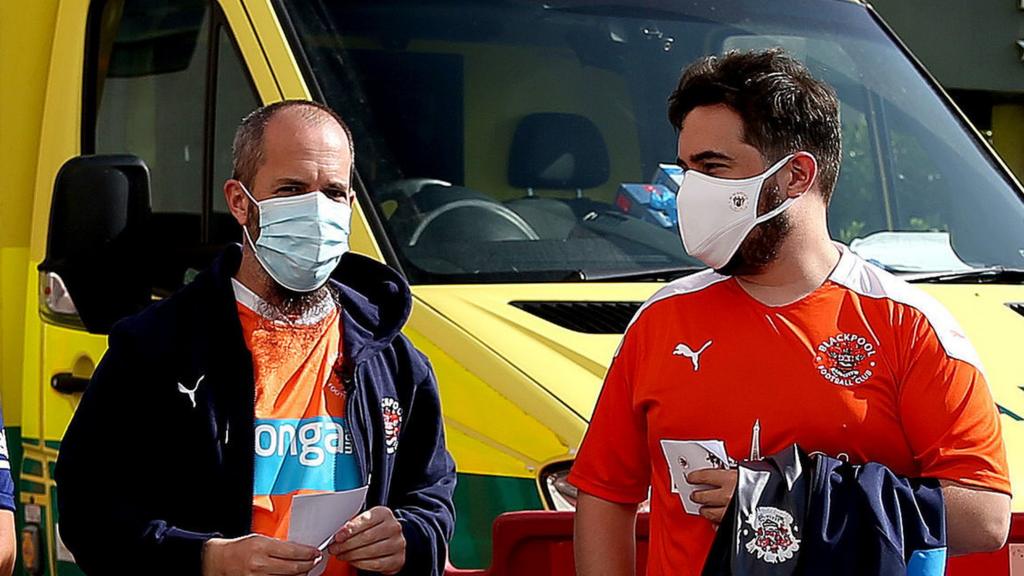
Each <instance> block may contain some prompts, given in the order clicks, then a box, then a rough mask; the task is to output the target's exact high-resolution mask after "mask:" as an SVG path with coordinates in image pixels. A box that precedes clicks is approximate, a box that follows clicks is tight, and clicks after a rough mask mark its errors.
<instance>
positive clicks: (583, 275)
mask: <svg viewBox="0 0 1024 576" xmlns="http://www.w3.org/2000/svg"><path fill="white" fill-rule="evenodd" d="M701 270H704V268H698V267H696V266H682V267H675V268H655V269H651V270H633V271H631V272H605V271H596V270H595V271H588V270H577V271H576V277H575V278H568V279H567V280H583V281H585V282H668V281H670V280H675V279H676V278H681V277H683V276H688V275H690V274H693V273H694V272H699V271H701Z"/></svg>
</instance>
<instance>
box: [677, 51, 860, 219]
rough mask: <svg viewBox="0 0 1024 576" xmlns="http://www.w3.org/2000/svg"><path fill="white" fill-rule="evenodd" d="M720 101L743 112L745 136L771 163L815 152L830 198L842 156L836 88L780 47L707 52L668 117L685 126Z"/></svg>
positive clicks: (682, 83)
mask: <svg viewBox="0 0 1024 576" xmlns="http://www.w3.org/2000/svg"><path fill="white" fill-rule="evenodd" d="M716 104H725V105H726V106H728V107H730V108H732V109H733V110H735V111H736V113H737V114H739V116H740V118H742V119H743V126H744V140H745V141H746V142H747V143H748V144H750V145H751V146H753V147H755V148H757V149H758V150H759V151H760V152H761V156H762V157H763V158H764V161H765V164H766V165H767V164H772V163H774V162H776V161H778V160H779V159H781V158H783V157H784V156H785V155H787V154H790V153H792V152H796V151H800V150H802V151H806V152H810V153H811V154H813V155H814V157H815V158H816V159H817V161H818V178H817V180H818V187H819V188H820V189H821V194H822V196H823V197H824V199H825V201H826V202H828V200H829V198H830V197H831V195H832V190H833V188H834V187H835V184H836V179H837V178H838V177H839V163H840V160H841V156H842V131H841V128H840V123H839V101H838V99H837V98H836V93H835V90H833V89H832V87H831V86H829V85H828V84H825V83H824V82H822V81H820V80H817V79H816V78H814V77H813V76H811V73H810V72H809V71H808V70H807V68H806V67H805V66H804V65H803V64H801V63H800V62H798V61H797V60H795V59H794V58H792V57H791V56H789V55H788V54H786V53H785V52H784V51H783V50H782V49H779V48H774V49H771V50H764V51H752V52H735V51H734V52H729V53H727V54H725V55H724V56H707V57H704V58H702V59H700V60H698V61H697V62H694V63H693V64H691V65H690V66H689V67H688V68H686V70H684V71H683V76H682V78H680V79H679V85H678V86H677V87H676V89H675V91H674V92H673V93H672V96H670V97H669V99H668V118H669V121H670V122H671V123H672V125H673V126H675V127H676V129H681V128H682V126H683V122H684V120H685V119H686V115H687V114H689V113H690V111H691V110H693V109H694V108H696V107H698V106H713V105H716Z"/></svg>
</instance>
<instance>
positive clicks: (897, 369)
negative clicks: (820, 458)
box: [569, 248, 1010, 576]
mask: <svg viewBox="0 0 1024 576" xmlns="http://www.w3.org/2000/svg"><path fill="white" fill-rule="evenodd" d="M842 251H843V253H842V256H841V258H840V260H839V263H838V265H837V266H836V269H835V270H834V271H833V272H832V274H831V275H830V277H829V279H828V280H827V281H826V282H825V283H824V284H823V285H822V286H821V287H820V288H818V289H817V290H815V291H814V292H812V293H811V294H809V295H807V296H805V297H804V298H802V299H800V300H798V301H796V302H793V303H791V304H788V305H784V306H778V307H772V306H766V305H764V304H762V303H760V302H759V301H757V300H755V299H754V298H752V297H751V296H750V295H749V294H747V292H746V291H744V290H743V288H742V287H741V286H740V285H739V284H738V283H737V281H736V280H735V279H734V278H731V277H726V276H720V275H718V274H715V273H714V272H713V271H710V270H708V271H704V272H700V273H697V274H694V275H691V276H687V277H684V278H681V279H679V280H676V281H675V282H672V283H670V284H668V285H667V286H666V287H665V288H663V289H662V290H661V291H659V292H658V293H657V294H655V295H654V296H653V297H652V298H651V299H650V300H648V302H646V303H645V304H644V306H643V307H642V308H641V309H640V311H639V312H638V313H637V315H636V317H635V318H634V320H633V323H632V324H631V326H630V327H629V329H628V330H627V331H626V334H625V336H624V338H623V342H622V344H621V345H620V349H619V351H618V352H617V354H616V357H615V359H614V360H613V362H612V366H611V368H610V369H609V372H608V375H607V377H606V379H605V383H604V387H603V389H602V392H601V395H600V398H599V399H598V403H597V407H596V408H595V411H594V415H593V418H592V419H591V422H590V427H589V429H588V431H587V434H586V437H585V438H584V441H583V444H582V446H581V447H580V451H579V454H578V456H577V458H576V462H575V464H574V465H573V468H572V471H571V473H570V476H569V481H570V482H571V483H572V484H574V485H575V486H577V487H578V488H579V489H581V490H583V491H584V492H587V493H590V494H593V495H595V496H597V497H600V498H603V499H605V500H609V501H613V502H621V503H639V502H642V501H643V500H644V499H646V498H647V497H648V495H650V498H651V533H650V543H649V546H650V548H649V556H648V574H652V575H666V576H667V575H673V576H678V575H694V576H696V575H698V574H700V571H701V568H702V566H703V564H704V559H705V556H706V555H707V552H708V550H709V548H710V545H711V541H712V540H713V538H714V534H715V532H714V528H713V526H712V524H711V522H709V521H707V520H705V519H704V518H702V517H700V516H694V515H688V514H686V513H685V512H684V510H683V506H682V502H681V501H680V499H679V495H678V494H676V493H673V492H671V487H672V486H671V477H670V474H669V469H668V463H667V462H666V460H665V457H664V455H663V452H662V449H661V444H660V441H661V440H662V439H669V440H713V439H718V440H722V441H723V442H724V443H725V447H726V450H727V452H728V453H729V456H730V457H731V458H734V459H736V460H744V459H748V458H749V457H750V452H751V446H752V444H753V437H754V434H753V431H754V423H755V422H758V421H759V422H760V433H759V442H760V453H761V455H768V454H772V453H774V452H777V451H779V450H781V449H783V448H785V447H786V446H788V445H790V444H792V443H794V442H795V443H797V444H799V445H800V446H801V447H802V448H803V449H804V450H806V451H808V452H814V451H821V452H824V453H826V454H829V455H831V456H835V457H839V458H842V459H846V460H848V461H850V462H852V463H864V462H868V461H873V462H879V463H882V464H884V465H886V466H888V467H889V468H890V469H892V470H893V471H894V472H896V473H897V474H900V475H904V476H907V477H934V478H941V479H947V480H952V481H955V482H959V483H962V484H966V485H971V486H979V487H984V488H989V489H992V490H997V491H1000V492H1005V493H1010V483H1009V478H1008V471H1007V464H1006V453H1005V447H1004V445H1003V440H1002V434H1001V431H1000V422H999V417H998V413H997V408H996V405H995V403H994V402H993V400H992V397H991V395H990V393H989V390H988V385H987V384H986V382H985V378H984V376H983V373H982V368H981V364H980V362H979V360H978V358H977V354H976V353H975V351H974V348H973V347H972V346H971V344H970V342H969V341H968V340H967V338H966V337H965V336H964V334H963V332H962V331H961V330H960V328H959V327H958V326H957V324H956V322H955V321H954V320H953V318H952V316H951V315H950V314H949V313H948V312H947V311H946V310H945V309H944V308H943V307H942V306H941V305H940V304H939V303H938V302H937V301H935V300H934V299H932V298H931V297H929V296H928V295H926V294H925V293H924V292H922V291H920V290H918V289H916V288H914V287H913V286H911V285H909V284H907V283H905V282H903V281H901V280H899V279H897V278H895V277H894V276H892V275H890V274H888V273H886V272H885V271H883V270H881V269H879V268H877V267H875V266H873V265H871V264H868V263H867V262H865V261H863V260H862V259H860V258H859V257H857V256H856V255H854V254H853V253H852V252H850V251H849V250H847V249H846V248H843V249H842Z"/></svg>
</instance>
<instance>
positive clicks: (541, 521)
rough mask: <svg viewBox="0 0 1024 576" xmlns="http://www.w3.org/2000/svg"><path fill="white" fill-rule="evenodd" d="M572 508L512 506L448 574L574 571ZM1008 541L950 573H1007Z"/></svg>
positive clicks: (641, 543) (640, 564)
mask: <svg viewBox="0 0 1024 576" xmlns="http://www.w3.org/2000/svg"><path fill="white" fill-rule="evenodd" d="M572 523H573V513H572V512H545V511H527V512H508V513H506V514H502V515H501V516H498V518H497V519H495V521H494V526H493V527H492V540H491V542H492V543H493V554H492V560H491V567H490V568H488V569H486V570H460V569H458V568H454V567H451V566H449V567H448V569H447V570H446V571H445V574H446V576H574V574H575V573H576V572H575V569H576V568H575V563H574V562H573V556H572ZM648 529H649V524H648V515H647V514H641V515H639V516H638V517H637V525H636V536H637V538H636V565H637V569H636V573H637V574H644V573H645V570H646V569H647V536H648ZM1009 541H1010V543H1014V544H1024V514H1014V515H1013V522H1012V524H1011V527H1010V539H1009ZM1009 573H1010V560H1009V551H1008V547H1003V548H1002V549H1001V550H999V551H996V552H992V553H991V554H972V555H970V556H962V557H958V558H951V559H950V561H949V565H948V568H947V571H946V574H947V576H982V575H984V576H1008V575H1009Z"/></svg>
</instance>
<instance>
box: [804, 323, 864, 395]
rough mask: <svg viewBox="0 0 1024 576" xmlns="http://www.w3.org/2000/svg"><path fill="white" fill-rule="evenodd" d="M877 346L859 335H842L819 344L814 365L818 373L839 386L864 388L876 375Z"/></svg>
mask: <svg viewBox="0 0 1024 576" xmlns="http://www.w3.org/2000/svg"><path fill="white" fill-rule="evenodd" d="M877 353H878V349H877V348H876V347H875V344H874V343H873V342H871V341H870V340H868V339H867V338H865V337H864V336H858V335H857V334H849V333H845V332H844V333H840V334H836V335H835V336H832V337H831V338H829V339H828V340H825V341H824V342H822V343H821V344H818V348H817V349H816V350H815V356H814V363H815V367H816V368H817V369H818V373H819V374H821V376H822V377H823V378H824V379H825V380H828V381H829V382H831V383H833V384H836V385H838V386H847V387H849V386H855V385H857V384H863V383H864V382H867V381H868V379H870V378H871V376H873V375H874V373H875V364H876V362H875V360H874V356H875V354H877Z"/></svg>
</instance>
